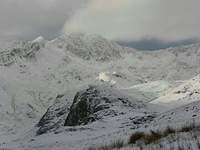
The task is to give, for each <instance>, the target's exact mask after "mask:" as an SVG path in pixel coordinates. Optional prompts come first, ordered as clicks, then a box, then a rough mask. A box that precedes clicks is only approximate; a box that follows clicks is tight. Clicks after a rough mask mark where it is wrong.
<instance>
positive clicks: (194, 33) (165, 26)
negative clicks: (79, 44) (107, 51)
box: [64, 0, 200, 43]
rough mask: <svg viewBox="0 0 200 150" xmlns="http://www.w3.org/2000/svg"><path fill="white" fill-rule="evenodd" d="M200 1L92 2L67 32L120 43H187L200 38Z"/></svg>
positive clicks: (70, 21)
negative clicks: (101, 37) (93, 34)
mask: <svg viewBox="0 0 200 150" xmlns="http://www.w3.org/2000/svg"><path fill="white" fill-rule="evenodd" d="M199 6H200V1H199V0H109V1H108V0H93V1H91V2H90V3H89V4H88V6H87V7H85V8H83V9H81V10H79V11H78V12H77V13H76V14H75V15H74V16H73V17H71V18H70V19H69V20H67V21H66V24H65V27H64V31H65V32H74V31H77V32H89V33H96V34H101V35H103V36H105V37H107V38H109V39H113V40H118V41H139V40H143V39H145V40H146V39H147V40H148V39H157V40H161V41H163V42H167V43H169V42H176V41H185V40H187V39H193V38H199V37H200V30H199V26H200V9H199Z"/></svg>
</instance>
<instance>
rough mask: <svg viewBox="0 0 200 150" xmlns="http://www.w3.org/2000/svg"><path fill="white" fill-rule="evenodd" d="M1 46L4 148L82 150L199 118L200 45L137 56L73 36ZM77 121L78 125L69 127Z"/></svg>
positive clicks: (111, 44) (0, 101) (94, 39)
mask: <svg viewBox="0 0 200 150" xmlns="http://www.w3.org/2000/svg"><path fill="white" fill-rule="evenodd" d="M0 45H2V46H1V48H0V49H1V52H0V108H1V111H0V118H1V122H0V139H2V141H0V148H7V149H19V150H25V149H38V150H47V149H48V150H49V149H53V150H63V149H64V148H65V149H66V148H68V149H72V150H73V149H84V148H87V147H89V146H91V145H93V144H102V143H104V142H105V141H107V142H109V141H112V140H113V138H114V137H116V136H118V137H121V138H125V139H126V138H127V137H128V136H130V133H131V132H133V131H135V130H137V129H138V128H142V129H144V128H148V127H149V126H150V127H151V126H153V125H158V126H159V125H162V124H163V123H164V122H168V123H169V122H172V121H171V120H170V119H166V117H169V118H170V117H171V118H176V117H178V118H182V119H179V120H178V122H179V123H180V124H181V123H183V122H184V121H185V120H191V119H193V118H197V120H198V116H199V113H198V112H197V113H195V112H194V111H195V110H196V109H192V108H193V107H195V106H196V105H198V100H199V84H200V77H199V75H198V74H199V73H200V44H193V45H188V46H183V47H175V48H169V49H163V50H157V51H139V50H136V49H131V48H127V47H122V46H120V45H118V44H117V43H115V42H112V41H108V40H106V39H104V38H102V37H100V36H98V35H89V34H71V35H62V36H60V37H58V38H56V39H54V40H51V41H48V40H45V39H44V38H43V37H38V38H37V39H35V40H33V41H15V42H11V43H4V44H3V43H2V44H0ZM191 78H192V79H191ZM88 86H89V87H95V88H92V89H91V88H88ZM80 93H81V94H80ZM75 95H76V96H75ZM122 96H123V98H122ZM85 99H87V102H85ZM127 104H128V105H127ZM78 106H81V107H80V108H79V107H78ZM84 106H87V107H84ZM135 106H137V107H135ZM82 107H83V108H85V109H86V110H87V111H86V112H85V111H83V112H82V110H81V108H82ZM87 108H90V109H87ZM186 108H188V109H187V110H188V111H186ZM85 109H84V110H85ZM77 112H82V113H83V114H84V115H82V113H81V115H80V114H79V113H78V115H77ZM85 113H86V114H85ZM171 114H172V116H170V115H171ZM184 114H185V115H184ZM182 115H183V116H184V117H185V119H183V117H182ZM194 115H196V116H195V117H192V116H194ZM74 116H75V117H74ZM80 116H82V118H81V117H80ZM83 116H84V117H83ZM67 118H68V121H66V119H67ZM69 118H70V119H69ZM74 118H79V121H78V122H81V123H80V124H79V125H80V126H79V125H78V126H75V127H69V126H67V127H66V126H64V125H67V124H68V125H69V124H73V123H74V122H77V120H76V121H74V120H73V119H74ZM88 118H89V121H87V123H86V124H84V122H85V119H86V120H88ZM41 120H42V123H41V122H40V123H38V122H39V121H41ZM69 120H70V121H69ZM72 120H73V121H72ZM91 120H92V121H91ZM174 120H175V119H174ZM65 122H68V123H65ZM72 122H73V123H72ZM174 124H176V122H175V123H174ZM44 130H45V132H44ZM41 131H42V132H41ZM43 132H44V133H45V134H42V135H40V136H39V134H41V133H43ZM38 133H39V134H38ZM47 137H48V138H47Z"/></svg>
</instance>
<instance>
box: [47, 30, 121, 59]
mask: <svg viewBox="0 0 200 150" xmlns="http://www.w3.org/2000/svg"><path fill="white" fill-rule="evenodd" d="M50 43H51V45H53V46H56V47H58V48H60V49H64V50H66V51H69V52H71V53H73V54H75V55H76V56H79V57H81V58H83V59H85V60H90V59H94V60H97V61H107V60H110V59H113V58H120V57H121V54H120V53H121V52H123V48H122V47H121V46H120V45H118V44H117V43H115V42H111V41H108V40H106V39H104V38H103V37H101V36H98V35H90V34H82V33H74V34H69V35H62V36H60V37H58V38H56V39H54V40H52V41H51V42H50Z"/></svg>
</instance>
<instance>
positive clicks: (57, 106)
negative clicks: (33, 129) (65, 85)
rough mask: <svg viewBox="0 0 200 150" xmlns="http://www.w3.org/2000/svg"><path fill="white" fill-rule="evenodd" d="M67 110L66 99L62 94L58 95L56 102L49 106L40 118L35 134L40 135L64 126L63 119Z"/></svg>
mask: <svg viewBox="0 0 200 150" xmlns="http://www.w3.org/2000/svg"><path fill="white" fill-rule="evenodd" d="M68 112H69V104H68V101H67V100H66V99H65V98H64V95H58V96H57V98H56V102H55V103H54V104H53V105H52V106H50V107H49V108H48V110H47V112H46V113H45V114H44V115H43V117H42V118H41V119H40V121H39V123H38V124H37V127H39V129H38V130H37V135H41V134H44V133H47V132H50V131H53V130H56V129H58V128H60V127H61V126H64V120H65V119H66V117H67V114H68Z"/></svg>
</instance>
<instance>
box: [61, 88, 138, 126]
mask: <svg viewBox="0 0 200 150" xmlns="http://www.w3.org/2000/svg"><path fill="white" fill-rule="evenodd" d="M141 106H142V103H141V102H136V103H131V102H130V101H129V99H128V98H126V97H124V96H123V95H121V94H120V95H119V94H118V93H117V91H113V90H112V89H109V88H107V87H97V86H91V87H89V88H88V89H86V90H83V91H81V92H78V93H77V94H76V96H75V98H74V101H73V104H72V106H71V108H70V112H69V114H68V116H67V119H66V121H65V126H77V125H86V124H88V123H90V122H93V121H96V120H99V119H103V118H104V117H106V116H110V117H112V116H116V115H119V114H120V110H121V108H122V107H127V108H138V107H141Z"/></svg>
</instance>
